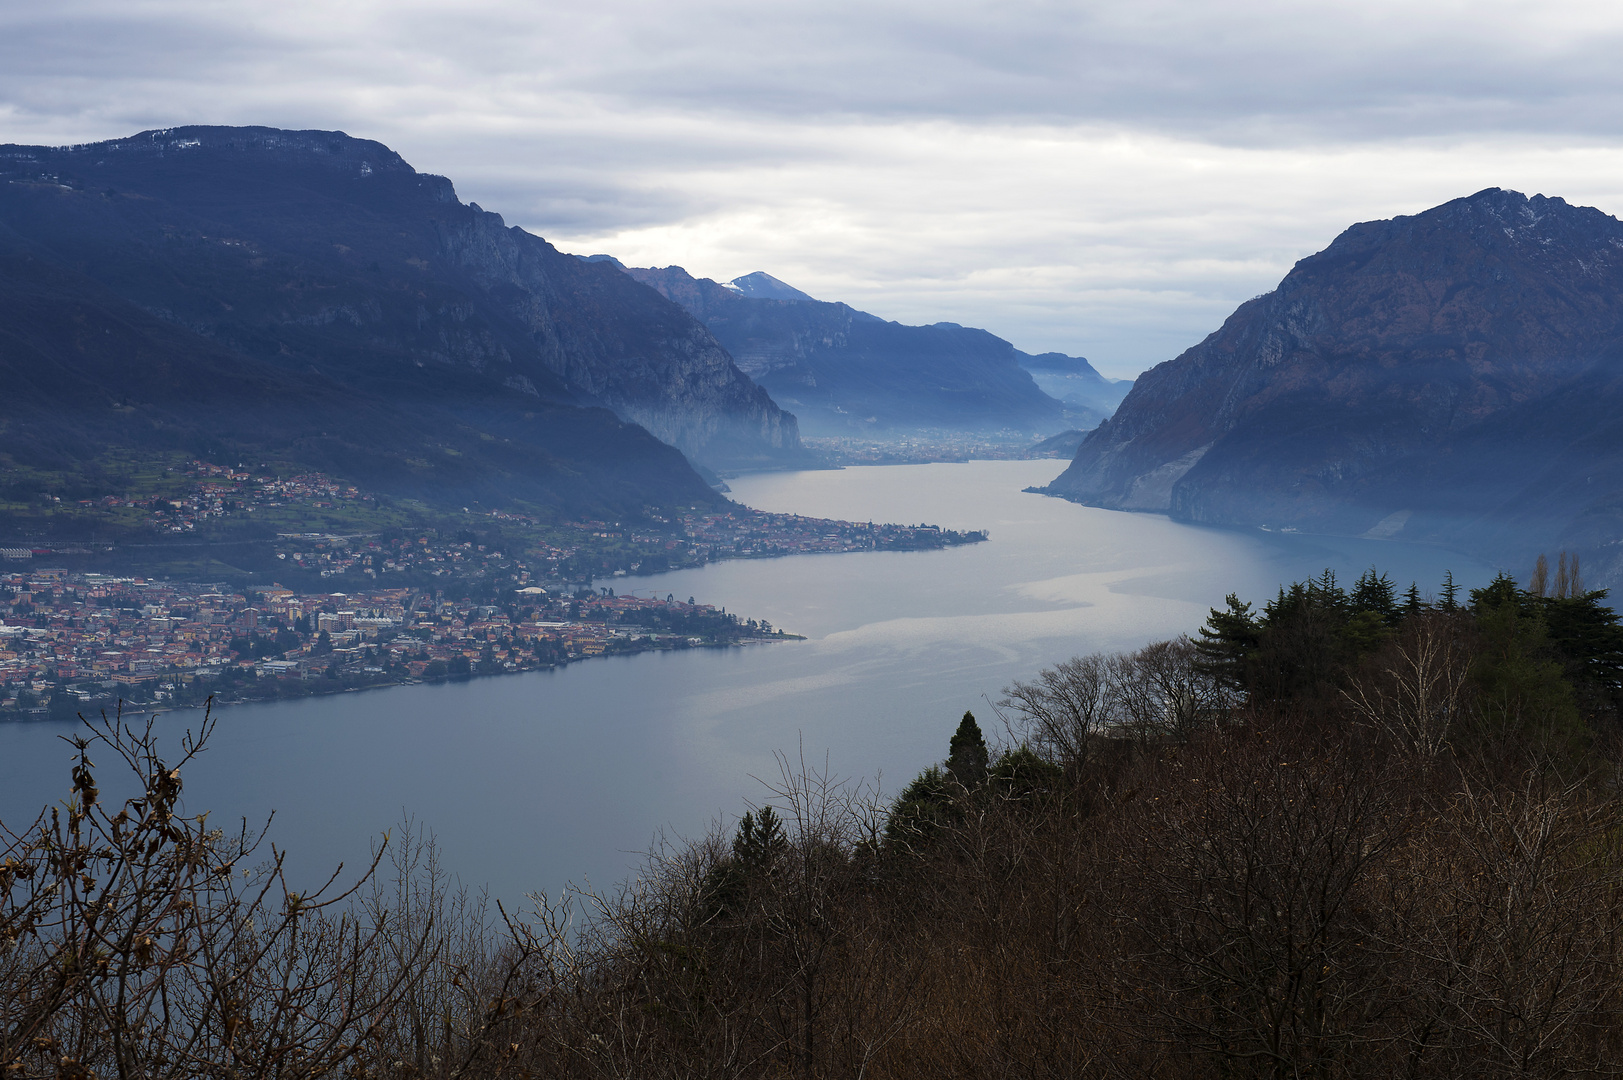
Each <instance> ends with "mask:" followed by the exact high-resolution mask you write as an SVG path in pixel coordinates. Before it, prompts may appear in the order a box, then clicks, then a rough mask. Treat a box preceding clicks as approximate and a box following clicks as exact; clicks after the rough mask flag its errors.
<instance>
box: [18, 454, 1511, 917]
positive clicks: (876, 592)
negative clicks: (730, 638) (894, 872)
mask: <svg viewBox="0 0 1623 1080" xmlns="http://www.w3.org/2000/svg"><path fill="white" fill-rule="evenodd" d="M1063 464H1064V463H1063V462H1058V461H978V462H969V463H966V464H942V465H900V466H877V467H867V468H851V469H845V470H842V471H831V472H804V473H776V474H766V475H760V476H749V477H744V478H741V479H738V480H734V481H731V483H732V487H733V493H732V497H733V498H734V499H735V500H737V501H739V502H741V503H744V504H746V505H749V506H753V507H757V508H759V509H762V510H770V511H778V512H793V513H798V514H808V515H812V516H817V517H833V518H844V519H848V520H857V521H868V520H872V521H876V522H878V521H891V522H901V523H904V524H914V523H929V524H935V525H942V526H947V527H951V528H958V529H986V530H988V531H989V532H990V539H989V540H988V541H987V542H985V543H982V544H974V545H969V546H965V547H959V548H952V549H947V550H943V551H926V552H866V553H857V554H837V555H832V554H831V555H803V556H793V557H789V558H782V559H765V560H740V561H733V562H723V563H717V564H714V565H712V566H707V567H704V568H702V569H697V570H683V571H677V572H674V573H670V574H663V575H659V576H656V577H647V578H618V579H615V580H614V581H612V582H605V583H604V584H612V585H613V586H614V587H615V588H616V590H617V591H619V592H621V593H625V592H627V591H636V592H639V593H642V594H643V595H649V594H658V595H660V596H664V595H666V594H668V593H674V594H676V595H678V596H681V597H686V596H693V597H695V598H696V599H698V600H700V601H701V602H705V603H713V604H717V605H724V606H725V607H726V608H727V610H728V611H731V612H737V613H739V614H741V615H744V616H745V617H751V618H765V619H767V620H769V621H770V622H771V623H772V624H773V625H774V626H777V627H781V628H783V629H785V630H787V631H790V632H792V633H797V634H803V635H805V636H806V638H807V640H805V641H800V642H782V643H772V644H764V645H751V646H747V647H739V648H731V649H722V650H692V651H684V652H677V653H649V654H644V655H640V656H629V657H615V658H604V659H595V660H588V661H584V662H581V663H576V664H573V665H570V666H568V667H566V668H561V669H558V670H555V671H550V672H531V673H527V674H522V675H511V676H501V677H494V678H484V679H475V680H472V681H469V682H462V683H445V684H439V685H421V686H403V687H395V688H391V689H387V690H378V691H368V692H364V693H352V694H341V695H336V696H332V697H325V698H313V699H306V700H302V701H294V702H280V703H273V704H260V705H240V706H234V707H231V708H229V709H226V710H223V711H221V712H220V713H219V714H218V716H219V718H220V724H219V728H218V730H217V732H216V734H215V737H214V739H213V741H212V743H211V745H210V749H209V750H208V751H207V753H206V755H205V756H204V758H203V759H202V760H201V761H199V762H198V763H196V764H194V765H193V766H192V767H191V768H190V769H189V770H188V771H187V773H186V775H185V782H186V804H187V809H188V812H191V813H197V812H199V811H202V810H209V811H211V820H212V821H215V822H219V823H226V822H228V821H231V820H235V818H236V817H238V816H241V815H247V816H249V817H250V819H258V818H262V817H263V816H264V815H265V814H267V813H268V812H270V811H272V810H274V811H275V813H276V820H275V824H274V826H273V828H272V832H271V837H272V839H273V840H275V842H276V843H277V844H278V846H280V847H284V848H287V849H288V850H289V851H290V852H291V854H290V857H289V865H290V866H291V867H292V868H293V870H294V872H295V874H296V875H297V877H296V879H295V880H299V879H302V880H304V881H306V882H309V881H311V880H312V879H314V878H315V877H316V876H317V874H318V873H321V876H323V877H324V876H325V871H328V870H330V869H331V868H332V867H333V866H334V865H335V864H337V863H338V862H341V861H342V862H345V863H346V864H348V865H350V866H354V865H355V864H357V863H358V862H364V861H365V858H366V856H367V853H368V851H369V850H370V844H371V843H372V841H373V839H374V838H375V837H377V836H380V835H381V834H382V833H383V831H384V830H385V829H388V828H390V827H391V825H393V824H394V823H396V822H399V821H400V820H401V819H402V817H403V816H410V817H412V818H413V819H415V820H416V821H417V822H418V823H420V824H422V825H424V826H426V827H427V828H428V829H430V830H431V831H432V832H433V833H434V834H435V835H436V836H437V838H438V840H439V843H440V845H441V848H442V852H443V861H444V863H445V865H446V866H447V867H449V868H450V869H451V870H452V871H454V872H455V873H456V874H458V875H459V876H460V877H461V879H462V880H463V881H464V882H465V883H468V884H470V885H474V886H486V885H488V886H489V888H490V889H491V890H492V892H493V893H495V894H496V895H498V896H501V897H503V898H505V899H516V898H519V897H521V896H522V895H523V894H525V893H526V892H528V891H530V890H534V889H544V890H548V891H551V892H556V891H557V890H558V888H559V887H560V886H561V885H562V884H563V883H564V882H565V881H566V880H574V881H577V882H582V881H588V880H589V881H590V882H591V883H592V884H594V885H597V886H609V885H612V884H613V883H615V882H616V881H618V880H620V879H623V878H624V877H625V876H627V874H628V873H629V871H630V870H631V869H632V868H633V867H634V865H635V864H636V862H637V859H638V857H639V856H638V853H640V852H642V851H645V850H647V849H648V847H649V845H650V842H651V841H652V839H653V838H654V836H655V835H656V834H657V833H659V832H662V831H663V832H665V833H667V834H668V835H674V836H694V835H698V834H701V833H702V832H703V831H704V830H705V829H706V828H708V827H709V826H710V825H711V823H712V822H715V821H718V820H719V821H722V822H723V827H730V821H731V819H732V818H734V817H736V816H737V815H738V814H740V813H742V812H743V810H745V809H746V808H747V807H748V805H749V804H756V803H760V802H762V801H764V800H765V799H766V798H767V794H768V793H767V791H766V789H765V788H764V787H763V785H762V782H761V781H762V780H770V779H772V778H774V777H776V776H777V774H778V766H777V763H776V760H775V758H774V754H775V753H778V752H783V753H787V754H790V755H792V756H794V757H795V758H797V759H798V758H800V757H801V756H802V755H803V756H804V757H805V758H806V759H807V760H808V761H809V762H811V763H814V764H816V765H818V766H819V767H820V766H822V765H823V764H824V762H825V761H826V762H827V765H828V767H829V768H830V769H831V770H832V771H834V772H835V773H837V774H839V775H841V776H846V777H857V778H862V777H866V778H874V777H879V778H880V779H881V781H882V783H883V786H884V787H885V789H886V790H888V791H889V792H891V793H894V792H895V791H896V790H898V789H899V788H900V787H901V786H902V785H904V784H905V783H906V782H907V781H908V780H909V779H910V778H911V777H912V776H913V775H914V774H915V773H916V772H917V771H918V770H919V769H921V768H923V767H924V766H926V765H928V764H930V763H931V762H933V761H936V760H939V759H941V758H943V757H945V755H946V751H947V741H948V739H949V738H950V737H951V735H952V732H953V729H954V728H955V727H956V725H957V723H958V718H959V717H960V716H961V715H962V714H963V712H964V710H965V709H969V710H972V711H974V712H975V714H976V716H977V717H980V718H981V722H982V727H983V729H985V730H986V732H987V734H988V736H989V737H990V736H992V735H994V734H997V733H998V732H999V731H1000V729H999V727H998V725H997V723H996V720H995V717H994V715H993V711H992V709H991V707H990V702H992V701H995V700H996V699H997V697H998V693H999V690H1000V688H1002V687H1003V686H1005V685H1007V684H1008V683H1009V682H1010V681H1012V680H1014V679H1018V678H1025V677H1029V676H1030V675H1032V674H1033V673H1035V672H1036V671H1037V670H1038V669H1039V668H1041V667H1043V666H1044V665H1047V664H1051V663H1053V662H1055V661H1058V660H1062V659H1065V658H1066V657H1069V656H1072V655H1075V654H1077V653H1086V652H1092V651H1095V650H1115V649H1124V648H1131V647H1135V646H1138V645H1141V644H1143V643H1144V642H1147V641H1151V640H1156V639H1158V638H1163V637H1170V636H1173V635H1176V634H1179V633H1191V634H1192V633H1194V631H1195V629H1196V627H1198V626H1199V625H1200V624H1201V623H1202V622H1203V621H1204V620H1205V618H1206V614H1207V610H1208V609H1209V608H1211V607H1213V606H1215V605H1219V604H1221V603H1222V601H1223V597H1224V595H1225V594H1226V593H1230V592H1236V593H1238V594H1239V595H1240V596H1241V597H1242V598H1245V599H1250V600H1252V601H1253V602H1256V603H1258V604H1259V606H1260V602H1261V601H1262V600H1264V599H1266V598H1268V597H1269V596H1272V595H1273V593H1274V591H1275V590H1276V589H1277V588H1278V587H1279V586H1280V584H1282V583H1285V582H1289V581H1294V580H1300V579H1302V578H1305V577H1308V576H1312V575H1316V574H1318V573H1319V572H1320V571H1321V570H1323V569H1324V568H1326V567H1329V568H1331V569H1333V570H1335V571H1336V573H1337V574H1338V575H1340V577H1341V578H1342V580H1343V582H1344V583H1346V584H1351V582H1352V580H1353V579H1354V578H1356V577H1357V576H1358V574H1360V573H1361V572H1362V571H1363V570H1365V569H1366V568H1368V567H1369V566H1370V565H1372V564H1374V565H1378V566H1379V567H1380V568H1381V569H1382V570H1384V571H1386V572H1387V573H1389V574H1390V575H1391V576H1392V578H1393V579H1394V580H1395V581H1397V583H1398V586H1399V588H1400V589H1402V588H1406V587H1407V586H1408V584H1409V582H1410V581H1411V580H1414V581H1418V582H1419V583H1420V587H1421V590H1422V592H1425V593H1431V592H1435V591H1436V590H1437V588H1438V586H1439V584H1440V583H1441V581H1442V578H1443V573H1444V571H1445V570H1448V569H1452V571H1453V572H1454V576H1455V579H1456V581H1457V582H1458V583H1459V584H1460V585H1461V586H1462V588H1465V587H1473V586H1478V585H1481V584H1483V583H1484V582H1486V581H1487V580H1488V579H1489V578H1490V577H1491V576H1492V575H1493V572H1494V571H1493V569H1492V568H1490V567H1489V566H1487V565H1485V564H1483V563H1481V562H1478V561H1476V560H1472V559H1468V558H1466V557H1464V556H1461V555H1459V554H1456V553H1452V552H1448V551H1444V550H1442V549H1439V548H1434V547H1426V546H1420V545H1412V544H1401V543H1394V542H1388V541H1378V540H1357V539H1340V538H1321V537H1305V536H1298V535H1282V534H1277V533H1265V532H1260V531H1235V530H1222V529H1210V528H1201V527H1196V526H1190V525H1183V524H1179V523H1176V522H1173V521H1170V520H1168V519H1167V518H1165V517H1161V516H1157V515H1150V514H1128V513H1118V512H1114V511H1107V510H1095V509H1091V508H1087V507H1081V506H1076V505H1073V504H1071V503H1066V502H1062V501H1060V500H1058V499H1051V498H1046V497H1043V496H1039V495H1029V494H1025V493H1023V492H1022V491H1021V489H1022V488H1024V487H1027V486H1030V485H1033V484H1044V483H1047V482H1048V481H1049V480H1051V479H1052V478H1053V477H1054V476H1055V475H1057V474H1058V473H1059V471H1060V470H1061V469H1062V468H1063ZM198 719H199V716H198V714H196V713H189V712H188V713H174V714H165V715H163V716H160V717H159V720H158V728H159V730H160V731H162V732H163V733H164V734H165V735H166V736H170V737H176V738H178V735H179V733H180V732H181V731H182V730H184V729H185V728H186V727H187V726H189V725H190V726H195V724H196V723H197V721H198ZM71 730H72V728H71V727H68V726H64V725H53V724H48V723H43V722H36V723H17V724H0V820H3V821H4V822H5V823H6V824H8V825H11V826H13V827H17V826H19V825H22V824H24V819H25V818H27V819H31V818H32V816H33V815H34V814H35V813H37V812H38V810H39V808H40V807H41V806H43V805H45V804H46V803H49V802H54V801H56V800H59V799H61V798H63V797H64V796H65V795H66V794H67V779H68V777H67V767H68V761H69V756H70V755H69V749H68V747H67V746H66V745H65V744H64V743H62V742H60V741H59V739H58V737H59V736H60V735H62V734H64V733H68V732H70V731H71ZM102 764H103V765H106V764H108V762H105V761H104V762H102Z"/></svg>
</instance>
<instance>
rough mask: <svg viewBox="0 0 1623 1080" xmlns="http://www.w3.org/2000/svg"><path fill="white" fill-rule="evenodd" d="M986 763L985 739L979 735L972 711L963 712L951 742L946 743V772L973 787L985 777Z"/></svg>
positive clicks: (966, 785)
mask: <svg viewBox="0 0 1623 1080" xmlns="http://www.w3.org/2000/svg"><path fill="white" fill-rule="evenodd" d="M986 765H987V754H986V739H985V738H983V737H982V736H981V726H980V725H979V724H977V723H976V722H975V714H974V713H972V712H965V713H964V718H963V719H962V720H960V721H958V730H957V731H955V732H954V733H953V736H952V742H950V743H948V744H947V772H949V773H950V774H952V778H953V779H954V780H956V781H958V782H959V783H960V784H962V785H963V786H964V787H966V788H975V787H978V786H980V784H981V782H982V781H984V780H985V779H986Z"/></svg>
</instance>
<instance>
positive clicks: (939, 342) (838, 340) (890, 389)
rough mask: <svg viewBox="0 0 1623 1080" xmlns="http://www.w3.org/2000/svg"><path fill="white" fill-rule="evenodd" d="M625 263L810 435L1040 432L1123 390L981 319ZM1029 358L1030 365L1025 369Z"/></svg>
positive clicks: (769, 281)
mask: <svg viewBox="0 0 1623 1080" xmlns="http://www.w3.org/2000/svg"><path fill="white" fill-rule="evenodd" d="M626 272H627V273H628V274H630V275H631V276H632V277H634V278H636V279H637V280H638V281H642V282H645V283H647V284H649V285H651V286H653V287H654V288H655V289H658V290H659V291H660V292H661V293H662V294H663V295H665V296H666V297H669V298H670V299H671V300H674V301H675V302H677V303H678V304H681V305H682V306H683V307H684V308H686V309H687V310H688V311H689V312H691V313H692V314H693V315H694V316H695V317H697V318H698V319H699V320H700V321H701V322H703V323H704V324H705V325H706V326H707V327H709V328H710V331H711V332H712V333H714V334H715V335H716V338H717V339H718V340H719V341H721V343H722V344H723V345H725V346H726V347H727V350H728V352H730V353H731V354H732V355H733V358H734V360H736V361H737V363H738V366H739V367H740V368H742V369H743V370H744V371H745V372H746V373H748V374H749V375H750V376H751V377H752V378H753V379H754V380H755V381H756V382H758V383H760V384H761V385H762V386H764V387H766V388H767V390H769V391H771V393H772V396H773V398H774V400H776V401H777V402H778V403H779V404H780V405H783V406H784V407H785V408H790V409H793V410H794V412H795V415H796V416H797V417H798V418H799V420H800V423H801V425H802V427H803V428H804V429H805V431H806V432H807V433H808V434H818V435H850V434H881V433H886V432H900V431H907V430H910V429H921V428H937V429H940V428H946V429H954V430H962V431H995V430H1014V431H1022V432H1040V433H1043V434H1048V433H1053V432H1058V431H1062V430H1064V429H1066V428H1068V427H1073V426H1077V425H1078V424H1082V425H1085V426H1089V427H1091V426H1092V425H1093V424H1095V423H1097V422H1098V421H1099V419H1101V418H1102V417H1103V416H1106V415H1108V414H1109V412H1110V410H1111V409H1112V408H1114V406H1115V404H1116V402H1117V401H1119V400H1120V399H1121V395H1122V394H1124V393H1125V392H1126V390H1125V387H1121V386H1119V385H1118V384H1115V383H1112V382H1111V381H1109V380H1107V379H1105V378H1103V377H1102V376H1100V375H1099V373H1098V372H1096V371H1094V370H1093V368H1092V366H1091V365H1089V364H1088V362H1087V361H1086V360H1083V359H1081V358H1080V357H1063V358H1060V359H1063V360H1064V361H1065V363H1066V365H1068V366H1064V367H1061V366H1059V365H1058V364H1056V363H1055V362H1054V361H1053V360H1046V359H1045V358H1040V357H1031V356H1028V355H1027V354H1025V353H1023V352H1020V351H1019V350H1018V349H1016V348H1015V347H1014V346H1013V345H1010V344H1009V343H1008V342H1007V341H1004V340H1003V339H1002V338H999V337H996V336H994V335H992V334H989V333H987V332H986V331H985V330H975V329H971V328H968V327H963V326H959V325H957V324H956V323H937V324H935V325H933V326H903V325H901V324H900V323H894V322H887V321H885V320H884V319H881V318H878V317H877V316H874V315H870V314H868V313H867V312H865V311H858V310H857V309H855V308H853V307H851V306H849V305H847V304H841V303H828V302H824V301H820V300H813V299H812V298H811V297H810V296H808V295H807V294H805V293H803V292H801V291H800V290H798V289H795V288H793V287H792V286H789V285H786V284H785V283H783V282H781V281H779V280H778V279H777V278H774V277H772V276H771V275H769V274H765V273H760V272H756V273H753V274H747V275H745V276H743V277H740V278H735V279H734V280H733V281H731V282H729V283H726V284H721V283H718V282H715V281H712V280H710V279H709V278H694V277H693V276H692V275H690V274H689V273H687V271H685V270H683V269H682V268H681V267H680V266H667V267H662V268H658V269H639V268H632V269H628V270H627V271H626ZM1048 356H1049V357H1053V358H1059V356H1058V354H1048ZM1032 363H1037V364H1038V366H1037V367H1035V368H1033V369H1032V370H1029V371H1028V370H1027V365H1030V364H1032ZM1043 364H1048V365H1050V366H1047V367H1045V366H1043ZM1039 371H1040V372H1043V373H1045V374H1052V375H1054V376H1056V377H1057V378H1058V379H1059V380H1060V383H1063V384H1064V386H1063V389H1064V390H1065V391H1066V393H1067V394H1068V395H1069V396H1068V398H1067V400H1066V401H1065V402H1064V403H1063V404H1062V403H1061V401H1059V400H1056V398H1055V397H1052V396H1050V395H1049V394H1047V393H1044V390H1043V388H1042V387H1040V386H1039V385H1038V383H1037V382H1036V381H1033V374H1034V373H1036V372H1039ZM1058 385H1059V384H1056V386H1058Z"/></svg>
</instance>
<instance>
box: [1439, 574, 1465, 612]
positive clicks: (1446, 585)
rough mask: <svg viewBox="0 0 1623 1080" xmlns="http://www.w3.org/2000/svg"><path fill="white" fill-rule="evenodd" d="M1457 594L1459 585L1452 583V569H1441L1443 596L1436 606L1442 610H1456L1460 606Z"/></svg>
mask: <svg viewBox="0 0 1623 1080" xmlns="http://www.w3.org/2000/svg"><path fill="white" fill-rule="evenodd" d="M1459 594H1460V589H1459V586H1458V585H1455V584H1454V571H1452V570H1445V571H1443V597H1442V602H1441V603H1439V604H1438V605H1437V606H1438V607H1440V608H1442V609H1443V610H1444V611H1458V610H1459V608H1460V601H1459Z"/></svg>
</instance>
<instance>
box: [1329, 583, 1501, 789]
mask: <svg viewBox="0 0 1623 1080" xmlns="http://www.w3.org/2000/svg"><path fill="white" fill-rule="evenodd" d="M1470 667H1471V655H1470V651H1469V650H1468V648H1467V647H1466V645H1465V643H1464V642H1462V641H1461V640H1460V637H1459V626H1458V623H1457V621H1456V620H1454V619H1453V618H1451V617H1449V616H1448V615H1445V614H1442V613H1437V612H1426V613H1421V614H1417V615H1413V616H1410V617H1409V618H1408V619H1406V620H1404V623H1403V629H1402V632H1401V633H1400V635H1399V636H1398V637H1397V639H1395V640H1394V641H1391V642H1388V643H1387V644H1386V645H1385V646H1384V647H1383V648H1382V649H1381V650H1380V651H1379V652H1378V653H1377V654H1376V657H1375V660H1374V662H1373V664H1372V665H1370V667H1369V668H1368V669H1366V670H1365V671H1364V672H1362V673H1360V674H1359V675H1358V676H1356V677H1355V678H1354V679H1353V680H1352V685H1351V687H1350V688H1349V689H1347V690H1344V691H1342V695H1343V697H1344V698H1345V699H1346V701H1347V702H1348V704H1350V705H1351V706H1352V709H1353V712H1354V714H1355V715H1356V716H1357V717H1359V718H1360V719H1361V720H1362V721H1363V722H1364V723H1366V724H1368V725H1370V726H1371V727H1373V728H1375V729H1376V730H1378V731H1380V732H1382V733H1384V734H1385V735H1386V736H1387V737H1388V738H1390V739H1391V740H1392V741H1393V743H1394V744H1396V745H1397V746H1398V747H1400V748H1401V749H1402V751H1403V752H1404V753H1405V754H1408V755H1409V756H1411V757H1414V758H1418V759H1425V758H1431V757H1435V756H1436V755H1437V754H1439V753H1441V752H1442V750H1443V748H1444V747H1445V746H1447V744H1448V738H1449V735H1450V734H1451V732H1452V731H1453V730H1454V728H1455V725H1456V724H1457V723H1458V722H1459V720H1460V718H1461V715H1462V710H1464V709H1465V708H1466V703H1467V685H1468V682H1469V676H1470Z"/></svg>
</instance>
